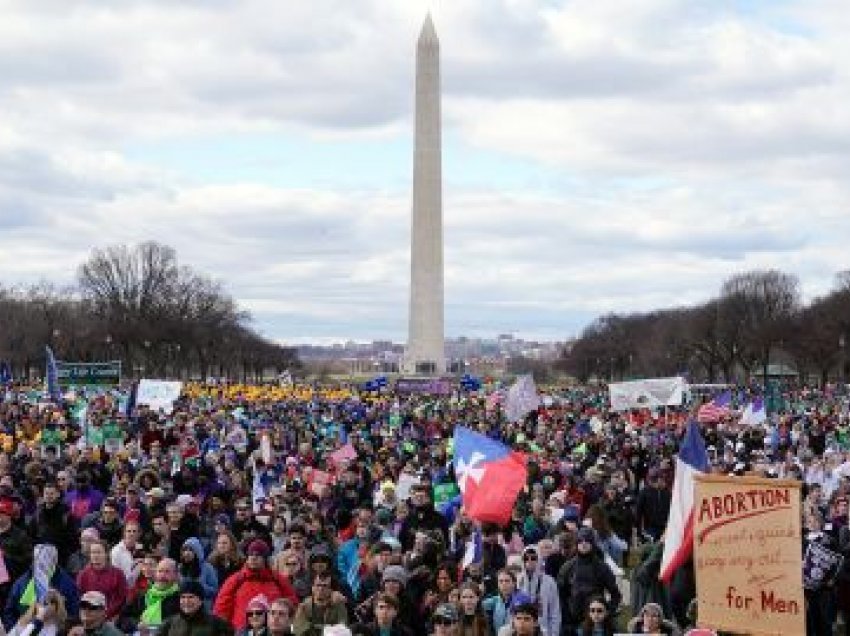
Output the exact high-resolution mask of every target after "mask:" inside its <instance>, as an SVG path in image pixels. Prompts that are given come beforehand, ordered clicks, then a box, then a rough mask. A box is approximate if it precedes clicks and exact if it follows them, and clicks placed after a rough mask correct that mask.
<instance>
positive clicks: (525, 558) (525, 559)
mask: <svg viewBox="0 0 850 636" xmlns="http://www.w3.org/2000/svg"><path fill="white" fill-rule="evenodd" d="M522 560H523V561H536V560H537V556H536V555H534V554H529V555H527V556H524V557H522Z"/></svg>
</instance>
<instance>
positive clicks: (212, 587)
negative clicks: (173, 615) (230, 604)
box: [180, 537, 218, 606]
mask: <svg viewBox="0 0 850 636" xmlns="http://www.w3.org/2000/svg"><path fill="white" fill-rule="evenodd" d="M183 545H184V546H186V547H189V548H192V552H194V553H195V558H196V559H197V560H198V566H199V567H200V572H201V574H200V576H199V577H198V578H197V579H190V578H189V577H187V576H181V577H180V583H181V584H182V583H184V582H185V581H189V580H196V581H198V582H199V583H200V584H201V587H203V588H204V601H205V604H206V605H207V606H209V605H210V604H211V603H212V601H213V600H214V599H215V595H216V594H218V574H217V573H216V571H215V567H213V565H212V564H211V563H208V562H207V561H205V560H204V548H203V547H202V546H201V542H200V541H199V540H198V539H196V538H195V537H189V538H188V539H186V541H184V542H183Z"/></svg>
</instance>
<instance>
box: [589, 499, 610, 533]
mask: <svg viewBox="0 0 850 636" xmlns="http://www.w3.org/2000/svg"><path fill="white" fill-rule="evenodd" d="M585 517H586V518H587V519H590V523H591V527H592V528H593V529H594V530H595V531H596V536H597V537H599V538H600V539H607V538H608V537H610V536H611V534H612V533H611V524H610V523H608V515H607V514H605V511H604V510H603V509H602V507H601V506H600V505H599V504H593V505H592V506H590V507H589V508H588V509H587V514H586V515H585Z"/></svg>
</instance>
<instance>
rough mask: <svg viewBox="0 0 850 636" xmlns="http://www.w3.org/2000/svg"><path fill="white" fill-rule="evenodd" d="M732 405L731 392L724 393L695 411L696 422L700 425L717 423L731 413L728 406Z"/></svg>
mask: <svg viewBox="0 0 850 636" xmlns="http://www.w3.org/2000/svg"><path fill="white" fill-rule="evenodd" d="M731 403H732V393H731V391H724V392H723V393H721V394H720V395H718V396H717V397H715V398H714V399H713V400H711V402H706V403H705V404H703V405H702V406H701V407H699V410H698V411H697V421H698V422H699V423H700V424H707V423H709V422H717V421H718V420H720V419H722V418H724V417H726V416H727V415H729V414H730V413H731V412H732V411H731V409H730V405H731Z"/></svg>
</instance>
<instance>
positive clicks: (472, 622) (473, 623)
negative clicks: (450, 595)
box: [458, 583, 490, 636]
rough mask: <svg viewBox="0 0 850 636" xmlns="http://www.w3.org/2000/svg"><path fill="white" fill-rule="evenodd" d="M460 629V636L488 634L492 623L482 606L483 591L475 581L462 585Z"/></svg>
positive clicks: (483, 635)
mask: <svg viewBox="0 0 850 636" xmlns="http://www.w3.org/2000/svg"><path fill="white" fill-rule="evenodd" d="M458 605H459V609H460V623H459V625H460V631H459V636H488V635H489V633H490V625H489V624H488V622H487V616H486V615H485V614H484V610H483V609H482V608H481V592H480V591H479V588H478V586H477V585H475V584H474V583H464V584H463V585H461V586H460V599H459V603H458Z"/></svg>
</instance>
